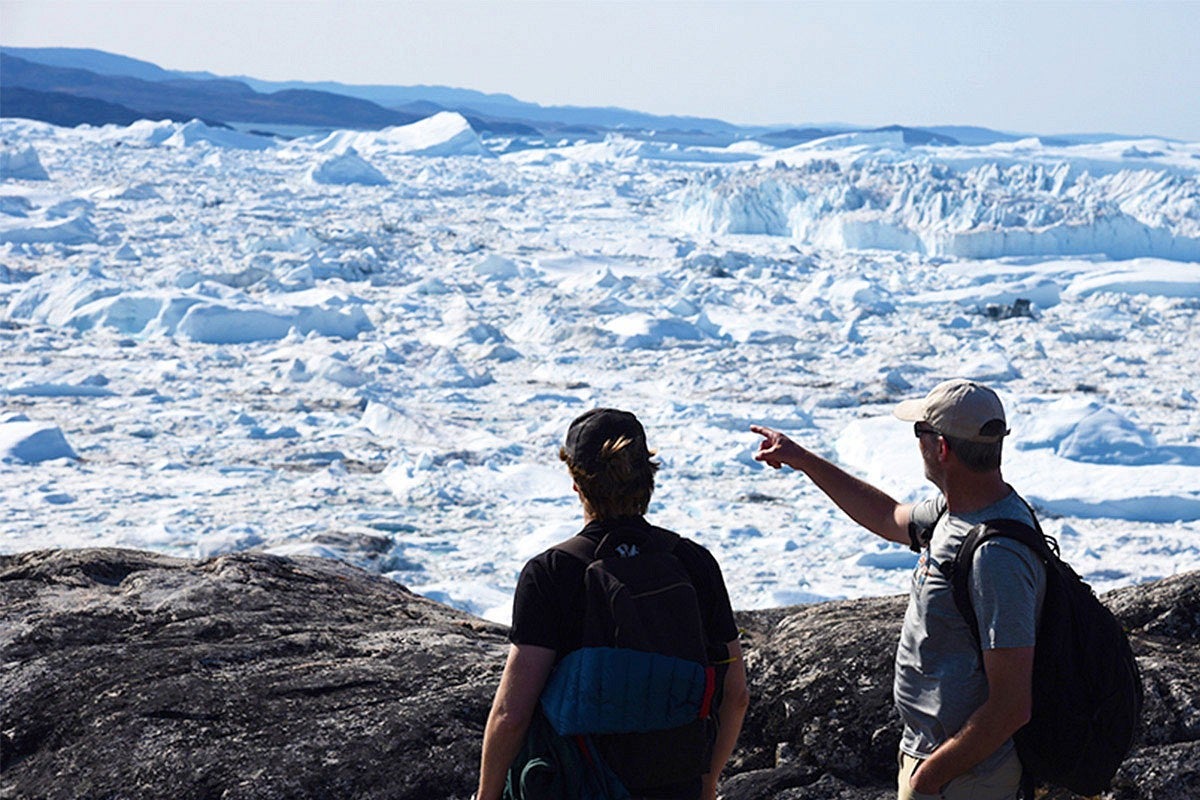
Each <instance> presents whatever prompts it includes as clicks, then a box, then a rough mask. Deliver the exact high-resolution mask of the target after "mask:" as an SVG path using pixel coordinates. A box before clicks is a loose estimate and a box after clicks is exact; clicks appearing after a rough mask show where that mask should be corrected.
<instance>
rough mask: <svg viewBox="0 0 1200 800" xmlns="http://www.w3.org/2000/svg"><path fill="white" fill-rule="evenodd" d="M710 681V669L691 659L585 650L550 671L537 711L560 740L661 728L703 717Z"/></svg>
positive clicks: (605, 649)
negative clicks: (579, 736) (561, 738)
mask: <svg viewBox="0 0 1200 800" xmlns="http://www.w3.org/2000/svg"><path fill="white" fill-rule="evenodd" d="M714 681H715V675H714V671H713V668H712V667H706V666H705V665H703V664H700V663H697V662H695V661H689V660H687V659H683V658H676V657H674V656H665V655H660V654H658V653H646V652H643V651H641V650H628V649H624V648H616V647H585V648H583V649H581V650H575V651H574V652H572V653H570V654H569V655H567V656H566V657H565V658H564V659H563V660H562V661H561V662H560V663H559V665H558V666H557V667H556V668H555V670H554V672H553V673H551V675H550V679H549V680H548V681H547V683H546V687H545V689H544V690H543V691H542V697H541V704H542V711H543V712H544V713H545V715H546V718H547V719H548V720H549V721H550V724H551V725H552V726H553V727H554V730H555V731H557V732H558V733H559V734H561V735H563V736H574V735H577V734H606V733H641V732H647V731H657V730H666V729H668V728H676V727H679V726H681V725H686V724H687V723H689V722H691V721H693V720H695V719H697V718H705V717H707V716H708V714H709V711H710V705H711V703H712V697H713V691H714V688H715V686H714Z"/></svg>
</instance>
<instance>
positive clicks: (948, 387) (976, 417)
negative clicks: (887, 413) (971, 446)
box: [892, 378, 1008, 442]
mask: <svg viewBox="0 0 1200 800" xmlns="http://www.w3.org/2000/svg"><path fill="white" fill-rule="evenodd" d="M892 413H893V414H894V415H895V416H896V417H897V418H899V419H902V420H906V421H908V422H925V423H928V424H929V427H931V428H933V429H934V430H936V431H937V432H938V433H942V434H945V435H946V436H950V437H952V438H954V439H965V440H966V441H968V442H998V441H1000V440H1001V439H1003V438H1004V437H1005V436H1007V435H1008V424H1007V423H1006V422H1005V419H1004V406H1003V405H1002V404H1001V403H1000V398H999V397H998V396H997V395H996V393H995V392H993V391H992V390H991V389H989V388H987V387H986V386H983V385H981V384H978V383H974V382H972V381H968V380H964V379H962V378H955V379H954V380H949V381H945V382H943V383H939V384H938V385H937V386H935V387H933V389H932V390H931V391H930V392H929V394H927V395H925V397H924V398H922V399H920V400H905V401H904V402H903V403H901V404H900V405H898V406H896V408H895V410H894V411H892Z"/></svg>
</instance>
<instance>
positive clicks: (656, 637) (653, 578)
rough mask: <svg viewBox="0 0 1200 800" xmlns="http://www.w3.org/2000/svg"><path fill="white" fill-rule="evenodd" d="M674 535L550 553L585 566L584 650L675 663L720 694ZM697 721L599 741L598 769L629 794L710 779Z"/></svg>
mask: <svg viewBox="0 0 1200 800" xmlns="http://www.w3.org/2000/svg"><path fill="white" fill-rule="evenodd" d="M679 541H680V537H679V535H678V534H675V533H672V532H671V531H668V530H664V529H662V528H656V527H653V526H649V525H647V526H638V527H630V528H621V529H618V530H614V531H611V532H610V533H608V534H607V535H606V536H605V537H604V538H603V539H601V540H600V542H599V543H596V542H594V541H592V540H591V539H589V538H587V537H585V536H575V537H573V538H571V539H568V540H567V541H566V542H563V543H562V544H559V545H557V546H556V547H555V549H557V550H560V551H562V552H565V553H568V554H570V555H572V556H574V557H576V558H578V559H579V560H581V561H583V562H584V563H586V564H587V565H588V566H587V568H586V570H585V571H584V587H583V588H584V593H585V602H584V609H585V611H584V620H583V641H582V645H583V647H585V648H586V647H614V648H626V649H631V650H640V651H643V652H649V653H659V654H661V655H667V656H674V657H677V658H683V659H687V660H689V661H694V662H697V663H699V664H701V665H703V666H704V667H705V668H706V670H707V671H708V675H709V679H708V680H709V685H710V687H712V688H713V689H715V688H716V687H719V686H720V681H719V680H717V679H716V678H715V671H714V670H713V668H712V666H711V663H710V660H709V651H708V642H707V638H706V636H705V631H704V624H703V620H702V617H701V614H700V604H699V598H698V597H697V594H696V589H695V586H694V585H693V583H692V579H691V576H690V575H689V574H688V571H687V569H686V568H685V567H684V565H683V564H682V563H681V562H680V560H679V559H678V558H677V557H676V556H675V555H674V550H675V547H676V545H677V544H678V543H679ZM717 703H719V698H718V697H711V696H710V698H709V700H707V701H706V702H705V709H706V710H705V711H704V712H702V716H700V717H698V718H696V719H694V720H692V721H691V722H689V723H687V724H685V725H682V726H679V727H675V728H669V729H666V730H657V731H649V732H645V733H619V734H597V735H595V736H593V737H592V739H593V740H594V741H595V745H596V749H597V750H598V751H599V752H600V754H601V755H602V756H603V758H604V761H605V762H606V763H607V764H608V765H609V766H610V767H611V768H612V770H613V771H614V772H615V773H616V774H617V776H618V777H619V778H620V779H621V782H622V783H624V784H625V786H627V787H629V789H630V790H631V791H632V792H634V793H635V794H636V793H638V791H639V790H646V789H652V788H654V787H660V786H669V785H672V784H681V783H684V782H687V781H690V780H693V779H695V778H697V777H698V776H700V775H702V774H704V773H705V772H707V771H708V767H709V761H710V759H711V754H712V744H713V741H714V740H715V738H716V720H715V718H714V717H713V716H712V715H710V714H709V713H708V711H707V709H708V708H713V707H716V705H717Z"/></svg>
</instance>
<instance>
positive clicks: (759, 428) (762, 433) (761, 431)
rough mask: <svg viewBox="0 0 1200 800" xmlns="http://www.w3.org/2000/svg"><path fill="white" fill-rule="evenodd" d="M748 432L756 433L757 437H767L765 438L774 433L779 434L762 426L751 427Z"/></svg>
mask: <svg viewBox="0 0 1200 800" xmlns="http://www.w3.org/2000/svg"><path fill="white" fill-rule="evenodd" d="M750 430H751V431H752V432H753V433H757V434H758V435H759V436H767V437H770V436H772V435H774V434H776V433H779V431H776V430H774V429H772V428H767V427H765V426H763V425H751V426H750Z"/></svg>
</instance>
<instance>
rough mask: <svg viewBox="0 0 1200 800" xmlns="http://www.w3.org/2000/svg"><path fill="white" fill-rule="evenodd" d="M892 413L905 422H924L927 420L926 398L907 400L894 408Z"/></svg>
mask: <svg viewBox="0 0 1200 800" xmlns="http://www.w3.org/2000/svg"><path fill="white" fill-rule="evenodd" d="M892 415H893V416H894V417H896V419H902V420H904V421H905V422H923V421H924V420H925V398H921V399H920V400H905V401H904V402H902V403H900V404H899V405H897V406H896V407H895V408H894V409H892Z"/></svg>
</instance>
